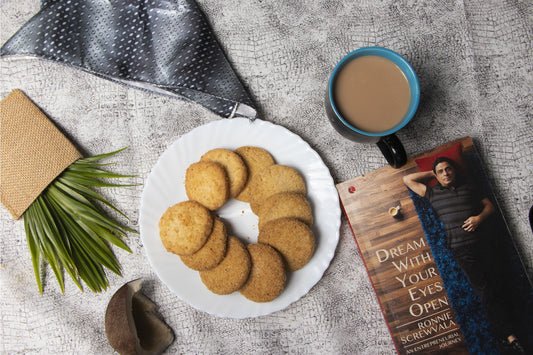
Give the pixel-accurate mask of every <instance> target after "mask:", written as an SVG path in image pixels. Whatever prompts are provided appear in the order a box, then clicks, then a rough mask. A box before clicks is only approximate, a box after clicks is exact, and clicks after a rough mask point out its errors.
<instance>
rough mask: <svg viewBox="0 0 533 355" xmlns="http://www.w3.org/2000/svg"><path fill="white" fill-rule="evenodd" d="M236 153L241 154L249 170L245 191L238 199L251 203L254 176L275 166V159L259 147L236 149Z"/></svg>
mask: <svg viewBox="0 0 533 355" xmlns="http://www.w3.org/2000/svg"><path fill="white" fill-rule="evenodd" d="M235 153H237V154H239V155H240V157H241V158H242V160H243V161H244V164H246V167H247V168H248V180H247V182H246V185H245V186H244V189H243V190H242V191H241V193H240V194H238V195H237V197H236V199H237V200H239V201H242V202H250V201H251V200H252V198H251V195H250V193H251V189H250V184H251V181H252V180H253V178H254V176H256V175H257V174H259V172H260V171H261V170H263V169H264V168H266V167H268V166H271V165H274V158H272V155H270V153H269V152H267V151H266V150H264V149H263V148H259V147H252V146H243V147H239V148H237V149H235Z"/></svg>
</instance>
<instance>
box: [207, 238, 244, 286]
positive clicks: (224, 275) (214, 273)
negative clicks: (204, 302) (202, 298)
mask: <svg viewBox="0 0 533 355" xmlns="http://www.w3.org/2000/svg"><path fill="white" fill-rule="evenodd" d="M251 267H252V262H251V260H250V253H248V250H247V249H246V247H245V246H244V244H243V243H242V242H241V241H240V240H239V239H237V238H236V237H233V236H229V237H228V247H227V251H226V256H225V257H224V259H222V261H221V262H220V264H218V265H217V266H215V267H214V268H212V269H210V270H205V271H200V278H201V279H202V282H203V283H204V285H205V286H206V287H207V288H208V289H209V290H210V291H211V292H213V293H216V294H217V295H228V294H230V293H233V292H235V291H237V290H239V289H240V288H241V287H242V286H243V285H244V283H245V282H246V280H247V279H248V276H249V274H250V269H251Z"/></svg>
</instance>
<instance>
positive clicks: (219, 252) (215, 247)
mask: <svg viewBox="0 0 533 355" xmlns="http://www.w3.org/2000/svg"><path fill="white" fill-rule="evenodd" d="M227 241H228V235H227V233H226V226H225V225H224V223H223V222H222V221H221V220H220V219H218V218H215V220H214V224H213V230H212V231H211V234H210V235H209V238H208V239H207V242H206V243H205V244H204V246H203V247H201V248H200V250H198V251H197V252H196V253H194V254H191V255H182V256H180V258H181V261H183V263H184V264H185V265H186V266H187V267H189V268H191V269H193V270H196V271H203V270H208V269H212V268H214V267H215V266H217V265H218V264H219V263H220V262H221V261H222V259H224V255H226V245H227Z"/></svg>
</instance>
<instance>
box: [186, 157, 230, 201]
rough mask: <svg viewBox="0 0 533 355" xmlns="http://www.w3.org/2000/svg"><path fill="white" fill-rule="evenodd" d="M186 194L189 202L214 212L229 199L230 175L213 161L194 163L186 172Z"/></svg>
mask: <svg viewBox="0 0 533 355" xmlns="http://www.w3.org/2000/svg"><path fill="white" fill-rule="evenodd" d="M185 192H186V194H187V197H189V200H193V201H198V202H200V203H201V204H202V205H204V206H205V207H207V208H209V209H210V210H211V211H214V210H216V209H218V208H220V207H221V206H222V205H224V203H226V201H227V200H228V198H229V179H228V174H227V173H226V170H225V169H224V167H223V166H222V165H220V164H218V163H215V162H212V161H200V162H197V163H193V164H191V165H190V166H189V167H188V168H187V171H186V172H185Z"/></svg>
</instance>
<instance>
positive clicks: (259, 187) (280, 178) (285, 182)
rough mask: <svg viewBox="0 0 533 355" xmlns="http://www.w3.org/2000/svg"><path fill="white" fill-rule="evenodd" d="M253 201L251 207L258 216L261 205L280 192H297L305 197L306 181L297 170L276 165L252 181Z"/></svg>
mask: <svg viewBox="0 0 533 355" xmlns="http://www.w3.org/2000/svg"><path fill="white" fill-rule="evenodd" d="M251 183H252V185H251V186H250V188H251V189H252V191H251V194H252V201H251V202H250V207H251V209H252V211H253V212H254V213H255V214H257V212H258V211H259V208H260V206H261V204H262V203H263V202H264V201H265V200H266V199H267V198H268V197H270V196H272V195H275V194H277V193H280V192H297V193H301V194H303V195H305V193H306V188H305V181H304V179H303V177H302V175H300V173H299V172H298V171H296V169H294V168H291V167H289V166H286V165H281V164H274V165H271V166H269V167H267V168H265V169H263V170H262V171H261V172H260V173H259V174H258V175H257V177H256V178H254V179H253V180H252V182H251Z"/></svg>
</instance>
